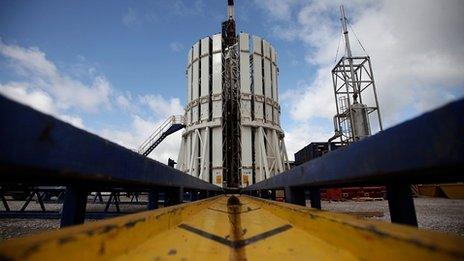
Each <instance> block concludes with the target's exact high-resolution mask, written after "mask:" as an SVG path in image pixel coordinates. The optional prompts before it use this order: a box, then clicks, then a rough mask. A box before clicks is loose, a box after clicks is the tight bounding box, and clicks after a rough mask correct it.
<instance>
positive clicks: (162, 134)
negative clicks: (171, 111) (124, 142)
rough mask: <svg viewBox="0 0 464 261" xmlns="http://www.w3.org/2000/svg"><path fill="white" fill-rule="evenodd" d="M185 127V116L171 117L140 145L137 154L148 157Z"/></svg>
mask: <svg viewBox="0 0 464 261" xmlns="http://www.w3.org/2000/svg"><path fill="white" fill-rule="evenodd" d="M184 127H185V123H184V116H182V115H173V116H170V117H169V118H168V119H167V120H165V121H164V122H163V124H161V125H160V126H159V127H158V129H156V130H155V132H153V134H151V135H150V137H148V139H146V140H145V141H144V142H143V143H142V145H140V147H139V149H138V150H137V152H138V153H139V154H142V155H143V156H148V155H149V154H150V153H151V152H152V151H153V150H154V149H155V148H156V147H157V146H158V145H159V144H160V143H161V142H162V141H163V140H164V139H165V138H166V137H167V136H169V135H170V134H173V133H174V132H176V131H178V130H181V129H183V128H184Z"/></svg>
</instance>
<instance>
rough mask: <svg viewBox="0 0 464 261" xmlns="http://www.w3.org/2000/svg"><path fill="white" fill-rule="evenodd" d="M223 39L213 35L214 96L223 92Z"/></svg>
mask: <svg viewBox="0 0 464 261" xmlns="http://www.w3.org/2000/svg"><path fill="white" fill-rule="evenodd" d="M221 50H222V38H221V35H220V34H215V35H213V88H212V91H213V94H216V93H221V92H222V53H221Z"/></svg>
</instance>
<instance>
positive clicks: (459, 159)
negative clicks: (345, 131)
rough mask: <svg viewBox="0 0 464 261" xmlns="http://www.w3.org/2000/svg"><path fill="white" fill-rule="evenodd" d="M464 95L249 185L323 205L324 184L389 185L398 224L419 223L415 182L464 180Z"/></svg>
mask: <svg viewBox="0 0 464 261" xmlns="http://www.w3.org/2000/svg"><path fill="white" fill-rule="evenodd" d="M463 119H464V99H462V100H459V101H456V102H453V103H450V104H448V105H446V106H444V107H442V108H439V109H436V110H434V111H432V112H428V113H425V114H424V115H421V116H419V117H417V118H415V119H412V120H409V121H406V122H404V123H402V124H400V125H397V126H394V127H392V128H390V129H388V130H385V131H382V132H380V133H378V134H376V135H373V136H371V137H369V138H366V139H365V140H362V141H359V142H357V143H354V144H351V145H350V146H348V147H345V148H340V149H338V150H335V151H332V152H330V153H327V154H325V155H324V156H322V157H320V158H317V159H314V160H311V161H309V162H306V163H304V164H302V165H299V166H297V167H295V168H293V169H291V170H289V171H286V172H284V173H281V174H279V175H276V176H274V177H272V178H270V179H267V180H264V181H261V182H258V183H256V184H253V185H250V186H248V187H246V188H245V192H247V193H250V194H253V195H261V197H274V195H273V193H275V190H276V189H284V190H285V197H286V201H287V202H291V203H295V204H301V205H303V204H305V200H306V198H305V194H306V193H307V192H309V197H310V201H311V206H312V207H316V208H320V207H321V203H320V192H319V189H320V188H330V187H342V186H357V185H360V186H361V185H362V186H364V185H385V186H386V187H387V197H388V202H389V208H390V215H391V219H392V221H393V222H397V223H405V224H411V225H416V226H417V219H416V214H415V209H414V202H413V199H412V196H411V188H410V187H411V184H427V183H446V182H462V181H464V138H463V135H464V120H463Z"/></svg>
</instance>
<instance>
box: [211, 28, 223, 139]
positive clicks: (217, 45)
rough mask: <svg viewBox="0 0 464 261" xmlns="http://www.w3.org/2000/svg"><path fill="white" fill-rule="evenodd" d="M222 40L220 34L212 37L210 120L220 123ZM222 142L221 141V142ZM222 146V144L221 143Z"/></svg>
mask: <svg viewBox="0 0 464 261" xmlns="http://www.w3.org/2000/svg"><path fill="white" fill-rule="evenodd" d="M221 51H222V38H221V35H220V34H216V35H214V36H213V68H212V71H213V72H212V73H213V75H212V77H213V79H212V84H213V86H212V95H213V97H211V98H212V102H213V106H212V110H213V111H212V118H213V121H220V119H221V117H222V101H221V99H222V53H221ZM221 142H222V141H221ZM221 144H222V143H221Z"/></svg>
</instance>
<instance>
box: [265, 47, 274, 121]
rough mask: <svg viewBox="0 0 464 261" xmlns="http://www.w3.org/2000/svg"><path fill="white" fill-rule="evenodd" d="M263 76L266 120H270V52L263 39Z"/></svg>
mask: <svg viewBox="0 0 464 261" xmlns="http://www.w3.org/2000/svg"><path fill="white" fill-rule="evenodd" d="M263 53H264V58H263V69H264V70H263V78H264V96H265V97H266V100H265V109H264V111H265V113H266V115H265V116H266V122H272V120H273V118H272V110H273V109H272V102H271V101H272V85H271V79H272V78H271V52H270V48H269V43H268V42H266V41H264V40H263Z"/></svg>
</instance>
